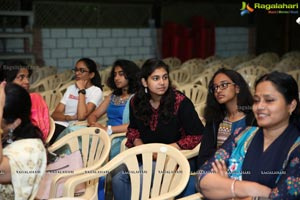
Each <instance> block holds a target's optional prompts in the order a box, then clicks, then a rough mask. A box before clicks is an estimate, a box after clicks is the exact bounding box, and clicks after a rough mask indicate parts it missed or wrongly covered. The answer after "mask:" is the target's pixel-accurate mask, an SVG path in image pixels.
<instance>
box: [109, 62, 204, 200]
mask: <svg viewBox="0 0 300 200" xmlns="http://www.w3.org/2000/svg"><path fill="white" fill-rule="evenodd" d="M139 83H140V84H141V86H140V88H139V90H138V91H137V93H136V94H135V95H134V97H133V98H132V99H131V100H130V114H129V117H130V122H129V126H128V131H127V135H126V137H127V142H126V146H127V147H129V148H130V147H133V146H139V145H143V144H147V143H165V144H169V145H171V146H174V147H175V148H177V149H193V148H194V147H195V146H196V145H197V144H199V142H200V141H201V136H202V132H203V129H204V127H203V125H202V123H201V121H200V119H199V117H198V114H197V112H196V111H195V108H194V105H193V103H192V102H191V100H190V99H188V98H187V97H186V96H185V95H184V94H182V93H180V92H179V91H176V90H175V89H173V88H172V87H171V81H170V80H169V67H168V66H167V65H166V64H165V63H164V62H163V61H161V60H158V59H149V60H147V61H146V62H145V63H144V65H143V66H142V69H141V76H140V77H139ZM123 170H124V169H121V170H120V171H117V172H115V174H114V175H113V179H112V183H113V187H112V188H113V194H114V198H115V199H116V200H119V199H122V200H126V199H130V191H131V190H130V180H129V176H128V174H126V173H124V172H123ZM125 170H126V169H125Z"/></svg>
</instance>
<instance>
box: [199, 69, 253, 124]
mask: <svg viewBox="0 0 300 200" xmlns="http://www.w3.org/2000/svg"><path fill="white" fill-rule="evenodd" d="M218 74H225V75H226V76H228V77H229V78H230V79H231V80H232V82H234V83H235V84H236V85H237V86H239V88H240V92H239V93H238V94H237V106H238V110H239V111H242V112H243V113H245V114H248V113H250V112H252V105H253V97H252V95H251V92H250V89H249V86H248V84H247V83H246V81H245V79H244V78H243V77H242V75H241V74H239V73H238V72H236V71H234V70H231V69H226V68H221V69H219V70H218V71H216V72H215V73H214V75H213V77H212V78H211V80H210V81H209V89H210V88H212V87H213V84H214V79H215V77H216V76H217V75H218ZM209 91H210V92H209V93H208V95H207V99H206V107H205V109H204V118H205V120H206V122H212V121H216V122H221V121H223V119H224V118H225V116H226V114H227V109H226V106H225V105H224V104H219V103H218V101H217V100H216V98H215V95H214V93H213V92H211V90H209Z"/></svg>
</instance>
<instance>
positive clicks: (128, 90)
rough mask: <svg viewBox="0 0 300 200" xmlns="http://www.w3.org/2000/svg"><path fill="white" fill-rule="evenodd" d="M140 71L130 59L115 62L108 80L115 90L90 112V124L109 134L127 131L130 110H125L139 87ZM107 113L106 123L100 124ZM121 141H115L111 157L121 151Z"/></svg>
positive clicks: (108, 83)
mask: <svg viewBox="0 0 300 200" xmlns="http://www.w3.org/2000/svg"><path fill="white" fill-rule="evenodd" d="M139 71H140V69H139V67H138V66H137V65H136V64H135V63H134V62H132V61H129V60H117V61H116V62H115V63H114V64H113V67H112V70H111V72H110V76H109V78H108V80H107V85H108V86H109V87H110V89H111V90H112V91H113V92H112V93H111V94H110V95H109V96H107V97H106V98H105V99H104V101H103V102H102V103H101V104H100V106H99V107H98V108H97V109H96V110H95V111H94V112H92V113H91V114H90V116H89V117H88V125H89V126H96V127H99V128H102V129H104V130H106V131H107V132H108V133H109V134H112V133H121V132H126V131H127V127H128V123H129V121H128V118H129V116H128V115H129V110H125V106H126V104H127V102H128V101H129V99H130V98H131V96H132V95H133V94H134V93H135V91H136V89H137V85H138V82H137V74H138V73H139ZM105 113H106V114H107V118H108V121H107V123H106V125H102V124H99V123H98V122H97V120H98V119H99V118H100V117H101V116H103V115H104V114H105ZM121 139H123V138H121ZM120 142H121V141H115V140H114V141H113V144H112V148H111V149H112V150H111V155H110V157H111V158H112V157H114V156H115V155H116V154H118V153H119V152H120Z"/></svg>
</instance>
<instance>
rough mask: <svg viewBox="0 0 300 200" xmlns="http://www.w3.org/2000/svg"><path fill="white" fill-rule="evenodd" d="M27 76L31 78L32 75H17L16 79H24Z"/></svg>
mask: <svg viewBox="0 0 300 200" xmlns="http://www.w3.org/2000/svg"><path fill="white" fill-rule="evenodd" d="M25 78H27V79H28V80H29V78H30V76H29V75H25V74H21V75H19V76H17V77H16V78H15V79H17V80H19V81H23V80H24V79H25Z"/></svg>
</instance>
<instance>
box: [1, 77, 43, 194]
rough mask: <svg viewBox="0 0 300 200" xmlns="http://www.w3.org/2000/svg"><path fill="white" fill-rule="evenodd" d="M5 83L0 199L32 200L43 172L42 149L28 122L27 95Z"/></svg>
mask: <svg viewBox="0 0 300 200" xmlns="http://www.w3.org/2000/svg"><path fill="white" fill-rule="evenodd" d="M5 84H6V83H5V82H2V83H1V84H0V123H1V127H0V139H1V143H0V172H1V173H0V199H16V200H21V199H30V200H31V199H32V200H33V199H34V198H35V195H36V192H37V190H38V187H39V183H40V181H41V178H42V177H43V174H44V173H45V170H46V164H47V155H46V149H45V147H44V143H43V139H42V133H41V131H40V129H39V128H38V127H36V126H34V125H33V124H32V122H31V119H30V114H31V100H30V96H29V94H28V92H27V91H26V90H25V89H24V88H22V87H21V86H19V85H17V84H13V83H8V84H7V85H5Z"/></svg>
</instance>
